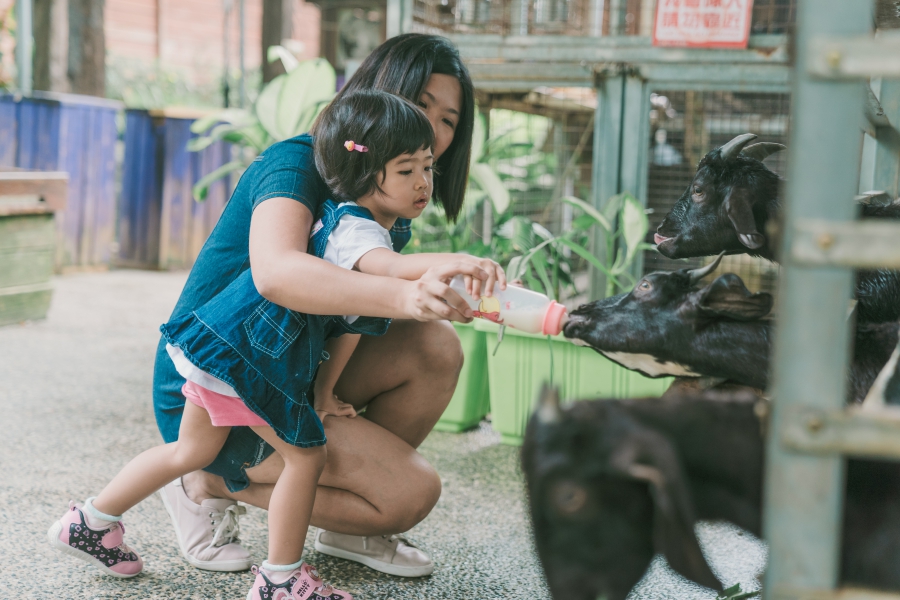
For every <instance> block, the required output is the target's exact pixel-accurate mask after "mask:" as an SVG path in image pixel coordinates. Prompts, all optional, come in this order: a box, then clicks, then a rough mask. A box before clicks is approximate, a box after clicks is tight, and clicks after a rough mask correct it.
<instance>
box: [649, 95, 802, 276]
mask: <svg viewBox="0 0 900 600" xmlns="http://www.w3.org/2000/svg"><path fill="white" fill-rule="evenodd" d="M789 110H790V99H789V96H788V95H787V94H769V93H736V92H725V91H716V92H690V91H687V92H685V91H681V92H676V91H672V92H666V91H659V92H658V93H656V94H653V95H652V96H651V112H650V122H651V137H650V142H649V143H650V154H649V155H650V161H649V162H650V164H649V170H648V178H649V179H648V186H647V189H648V194H647V196H648V197H647V206H648V208H649V209H650V210H651V211H652V212H651V214H650V215H649V217H650V229H651V231H650V234H649V235H648V239H647V241H648V242H651V243H652V241H653V240H652V237H653V232H654V231H655V230H656V228H657V227H658V226H659V224H660V223H661V222H662V220H663V218H664V217H665V216H666V214H668V212H669V211H670V210H671V209H672V207H673V206H674V205H675V202H676V201H677V200H678V198H679V197H681V195H682V194H683V193H684V192H685V190H686V189H687V187H688V185H689V184H690V182H691V180H692V179H693V176H694V173H695V171H696V165H697V164H698V163H699V162H700V159H701V158H703V156H704V155H705V154H706V153H707V152H708V151H709V150H712V149H713V148H717V147H719V146H721V145H723V144H725V143H726V142H728V141H729V140H730V139H732V138H734V137H735V136H737V135H740V134H742V133H755V134H757V135H758V136H759V138H758V139H757V140H755V141H760V142H777V143H780V144H786V143H787V133H788V115H789ZM786 158H787V157H786V154H785V153H784V152H780V153H777V154H773V155H772V156H770V157H768V158H767V159H766V161H765V163H766V165H767V166H768V167H769V168H770V169H772V170H773V171H775V172H776V173H779V174H780V175H782V176H784V174H785V166H786V165H785V160H786ZM706 262H709V259H699V258H698V259H683V260H671V259H668V258H666V257H665V256H663V255H661V254H659V253H658V252H656V251H655V250H653V251H646V252H645V253H644V272H645V273H649V272H652V271H672V270H675V269H681V268H685V267H695V266H699V265H701V264H705V263H706ZM717 272H718V273H723V272H732V273H737V274H738V275H739V276H740V277H741V278H742V279H743V280H744V283H745V284H746V285H747V287H748V288H749V289H750V290H751V291H767V292H772V291H774V289H775V282H776V279H777V267H776V266H775V265H774V264H772V263H770V262H768V261H766V260H763V259H760V258H753V257H750V256H747V255H736V256H727V257H725V259H724V260H723V261H722V266H720V267H719V269H718V271H717Z"/></svg>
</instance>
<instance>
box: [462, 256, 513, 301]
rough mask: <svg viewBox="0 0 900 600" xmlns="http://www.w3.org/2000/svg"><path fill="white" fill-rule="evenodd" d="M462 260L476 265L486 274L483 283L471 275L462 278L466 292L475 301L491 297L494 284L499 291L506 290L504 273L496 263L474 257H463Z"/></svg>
mask: <svg viewBox="0 0 900 600" xmlns="http://www.w3.org/2000/svg"><path fill="white" fill-rule="evenodd" d="M463 258H465V259H468V260H469V261H471V262H473V263H474V264H476V265H478V266H479V267H481V269H482V270H484V271H485V272H486V273H487V274H488V277H487V279H485V280H484V281H483V282H482V280H481V279H478V278H477V277H473V276H471V275H465V276H464V277H463V279H464V280H465V282H466V291H467V292H468V293H469V295H470V296H472V297H473V298H475V299H476V300H478V299H480V298H481V297H482V296H492V295H493V294H494V285H495V284H499V285H500V289H501V290H505V289H506V273H505V272H504V271H503V267H501V266H500V265H499V264H498V263H497V262H495V261H493V260H491V259H490V258H478V257H476V256H464V257H463Z"/></svg>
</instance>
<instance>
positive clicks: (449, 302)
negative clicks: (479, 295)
mask: <svg viewBox="0 0 900 600" xmlns="http://www.w3.org/2000/svg"><path fill="white" fill-rule="evenodd" d="M482 265H485V266H486V267H487V268H484V267H482ZM497 270H499V276H500V277H502V280H501V281H502V282H503V283H502V285H503V286H504V287H506V275H505V274H504V273H503V269H501V268H500V266H499V265H498V264H497V263H495V262H494V261H492V260H489V259H479V258H475V257H472V256H465V255H460V256H459V259H458V260H455V261H452V262H448V263H444V264H442V265H438V266H435V267H431V268H430V269H428V270H427V271H426V272H425V274H424V275H422V276H421V277H420V278H419V279H417V280H415V281H410V282H408V283H404V285H405V286H406V288H407V289H406V290H405V291H404V292H403V298H402V302H403V312H404V313H405V314H406V315H408V316H409V318H410V319H415V320H417V321H439V320H446V321H460V322H462V323H468V322H469V321H471V320H472V309H471V308H470V307H469V303H468V302H466V300H464V299H463V298H462V296H460V295H459V294H457V293H456V292H455V291H453V290H452V289H451V288H450V285H449V283H450V280H451V279H453V278H454V277H455V276H457V275H462V276H463V277H464V278H468V279H471V280H472V281H473V282H475V281H477V282H478V285H479V287H478V289H479V290H481V289H483V288H484V285H483V283H485V282H488V281H490V283H491V285H492V286H493V284H494V283H495V282H496V281H497V280H498V273H497ZM473 287H474V286H473Z"/></svg>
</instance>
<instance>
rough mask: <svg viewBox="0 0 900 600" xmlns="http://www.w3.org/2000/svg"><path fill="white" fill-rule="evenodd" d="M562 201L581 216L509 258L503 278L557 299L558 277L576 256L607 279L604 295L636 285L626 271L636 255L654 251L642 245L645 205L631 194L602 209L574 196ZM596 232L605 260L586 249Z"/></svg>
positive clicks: (610, 202)
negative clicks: (540, 290) (568, 259)
mask: <svg viewBox="0 0 900 600" xmlns="http://www.w3.org/2000/svg"><path fill="white" fill-rule="evenodd" d="M562 201H563V202H565V203H567V204H569V205H571V206H573V207H574V208H575V209H577V210H579V211H580V212H581V214H580V215H578V216H577V217H576V218H575V219H574V221H573V222H572V227H571V228H570V229H569V231H566V232H564V233H562V234H560V235H557V236H549V237H546V238H545V239H543V240H542V241H539V242H538V243H536V244H533V245H532V246H531V247H530V248H529V249H528V250H527V251H526V252H524V253H523V254H521V255H519V256H516V257H515V258H513V259H512V260H510V262H509V264H508V266H507V269H506V271H507V276H508V277H509V278H510V279H522V280H523V281H524V282H525V283H526V284H528V285H529V287H532V288H543V289H544V291H545V292H546V293H547V295H548V296H550V297H552V298H558V296H559V285H560V281H561V278H562V277H563V276H568V275H570V273H569V271H570V270H571V264H570V263H569V262H568V261H566V260H565V257H566V256H567V255H571V254H574V255H576V256H578V257H580V258H582V259H584V261H585V262H586V263H587V264H588V265H590V266H591V267H593V268H595V269H597V270H598V271H600V272H601V273H603V274H604V275H605V276H606V290H605V295H606V296H611V295H613V294H615V293H617V292H619V291H624V290H627V289H629V288H631V287H632V286H633V285H634V284H635V283H636V282H635V279H634V277H633V276H632V275H631V273H630V269H631V267H632V265H633V264H634V260H635V258H636V257H637V255H638V252H640V251H641V250H645V249H648V248H651V247H652V246H651V245H650V244H647V243H645V242H644V238H645V237H646V235H647V231H648V229H649V227H650V224H649V221H648V219H647V214H646V212H645V210H644V207H643V205H641V203H640V202H639V201H638V200H637V198H635V197H634V196H632V195H631V194H629V193H623V194H619V195H617V196H613V197H612V198H611V199H610V200H609V201H608V202H607V203H606V206H605V208H604V210H603V211H599V210H597V209H596V208H595V207H593V206H591V205H590V204H588V203H587V202H585V201H584V200H581V199H579V198H575V197H572V196H566V197H564V198H562ZM597 229H599V230H600V232H602V243H604V244H605V252H604V253H603V254H602V255H603V256H605V257H606V259H605V260H601V259H599V258H597V256H595V255H594V254H593V253H591V251H590V250H589V249H588V246H589V240H590V237H592V234H593V233H594V232H595V231H596V230H597ZM535 241H537V240H535Z"/></svg>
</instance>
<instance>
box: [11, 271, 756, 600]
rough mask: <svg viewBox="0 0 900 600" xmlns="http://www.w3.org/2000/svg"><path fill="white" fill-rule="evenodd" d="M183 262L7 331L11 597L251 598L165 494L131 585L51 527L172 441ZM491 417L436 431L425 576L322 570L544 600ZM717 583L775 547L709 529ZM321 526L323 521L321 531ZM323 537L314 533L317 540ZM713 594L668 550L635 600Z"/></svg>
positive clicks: (441, 594) (141, 527)
mask: <svg viewBox="0 0 900 600" xmlns="http://www.w3.org/2000/svg"><path fill="white" fill-rule="evenodd" d="M184 279H185V274H184V273H156V272H145V271H113V272H109V273H87V274H75V275H68V276H65V277H61V278H58V279H57V280H56V291H55V295H54V299H53V304H52V307H51V312H50V315H49V317H48V319H47V320H46V321H42V322H38V323H26V324H23V325H17V326H10V327H5V328H0V411H2V414H3V415H4V419H3V422H4V427H3V430H4V431H3V434H2V437H0V506H2V510H0V557H2V560H0V597H4V598H12V597H16V598H51V597H52V598H159V599H173V598H179V599H180V598H197V599H207V598H217V599H218V598H228V599H232V598H243V597H244V595H245V594H246V591H247V589H248V588H249V585H250V583H251V582H252V576H251V575H250V574H249V573H236V574H224V573H210V572H206V571H199V570H196V569H194V568H192V567H190V566H189V565H187V563H185V562H184V561H183V559H182V558H181V556H180V554H179V551H178V547H177V545H176V543H175V537H174V533H173V531H172V526H171V524H170V523H169V521H168V517H167V515H166V513H165V510H164V509H163V506H162V503H161V502H160V500H159V498H158V497H156V496H153V497H151V498H149V499H147V500H145V501H144V502H142V503H141V504H140V505H139V506H137V507H136V508H134V509H133V510H132V511H130V512H129V514H128V515H127V517H126V521H127V523H128V540H129V542H130V543H131V544H132V545H133V546H134V547H135V548H136V549H138V550H139V551H140V552H141V553H142V555H143V557H144V560H145V570H144V574H143V575H141V576H140V577H137V578H135V579H133V580H129V581H119V580H115V579H113V578H111V577H107V576H104V575H101V574H100V573H99V571H98V570H95V569H93V568H91V567H89V566H87V565H85V564H84V563H81V562H79V561H76V560H74V559H71V558H68V557H64V556H61V555H57V554H56V553H55V552H54V551H53V550H52V549H51V548H50V546H49V544H48V543H47V542H46V530H47V528H48V527H49V526H50V524H51V523H52V522H53V521H54V520H56V519H57V518H59V516H60V515H61V514H62V513H63V511H64V510H65V509H66V507H67V503H68V501H69V500H70V499H75V500H78V501H81V500H83V499H84V498H85V497H87V496H89V495H91V494H95V493H96V492H97V491H99V490H100V489H101V488H102V486H103V485H104V484H105V483H106V481H107V480H108V479H109V478H110V477H111V476H112V475H114V474H115V472H116V470H117V469H119V468H120V467H121V466H122V465H123V464H124V463H125V462H127V461H128V460H129V459H130V458H131V457H133V456H134V455H136V454H138V453H139V452H140V451H142V450H144V449H146V448H148V447H149V446H151V445H154V444H158V443H160V438H159V435H158V433H157V430H156V426H155V423H154V419H153V414H152V408H151V399H150V381H151V375H152V365H153V355H154V351H155V348H156V342H157V340H158V329H157V328H158V326H159V324H160V323H162V322H163V321H165V320H166V318H167V317H168V314H169V311H170V310H171V308H172V306H173V305H174V303H175V299H176V297H177V295H178V293H179V291H180V289H181V286H182V285H183V283H184ZM498 440H499V438H498V436H497V435H495V434H494V433H493V432H492V431H491V430H490V428H489V427H488V425H487V424H484V423H483V424H482V426H481V427H480V428H479V429H476V430H474V431H472V432H468V433H465V434H447V433H438V432H435V433H433V434H432V435H431V436H429V438H428V439H427V440H426V442H425V443H424V444H423V446H422V448H421V452H422V454H423V455H424V456H425V457H426V458H427V459H428V460H429V461H430V462H431V463H432V464H433V465H434V466H435V467H436V468H437V470H438V472H440V473H441V476H442V478H443V481H444V491H443V496H442V497H441V500H440V501H439V503H438V505H437V507H436V508H435V510H434V511H433V512H432V514H431V515H430V516H429V517H428V518H427V519H426V520H425V521H424V522H422V523H421V524H420V525H418V526H417V527H415V528H414V529H413V530H412V531H411V532H410V533H409V536H410V538H411V539H413V540H415V541H416V542H418V543H419V544H420V546H421V547H422V548H423V549H425V550H426V551H428V552H429V553H430V554H431V556H432V557H433V558H434V561H435V563H436V570H435V573H434V575H433V576H431V577H429V578H425V579H400V578H396V577H390V576H387V575H382V574H379V573H376V572H374V571H371V570H369V569H366V568H365V567H361V566H358V565H355V563H349V562H346V561H342V560H338V559H332V558H330V557H325V556H321V555H318V554H317V553H316V552H315V551H313V550H311V543H308V544H307V549H308V555H307V556H306V559H307V560H308V561H309V562H311V563H312V564H315V565H317V566H318V567H319V570H320V572H321V573H322V574H323V576H325V577H326V579H328V580H330V581H332V582H333V583H335V584H336V585H337V586H338V587H342V588H344V589H347V590H348V591H350V592H352V593H353V594H354V595H355V597H357V598H360V599H366V600H375V599H381V600H388V599H393V600H405V599H413V598H428V599H457V598H460V599H461V598H470V597H478V598H485V599H488V598H522V599H532V598H542V599H543V598H547V597H548V594H547V591H546V588H545V586H544V584H543V581H542V577H541V572H540V566H539V565H538V563H537V561H536V559H535V557H534V553H533V550H532V546H531V541H530V538H529V536H530V533H529V526H528V523H527V516H526V507H525V504H524V496H523V487H522V476H521V473H520V472H519V469H518V452H517V450H516V449H514V448H510V447H507V446H501V445H500V444H499V441H498ZM241 525H242V535H241V537H242V538H243V540H244V543H245V545H246V547H247V548H248V549H249V551H250V552H251V554H252V555H253V556H254V558H255V559H256V560H258V561H260V562H261V561H262V559H263V558H264V552H265V545H266V533H265V527H266V513H265V512H264V511H262V510H258V509H254V508H252V507H251V508H249V509H248V513H247V515H246V516H245V517H244V518H243V519H242V521H241ZM698 529H699V533H700V536H701V541H702V542H703V545H704V550H705V551H706V553H707V555H708V556H709V558H710V560H711V562H712V563H713V565H714V569H715V570H716V572H717V574H718V575H719V576H720V578H721V579H722V580H723V581H724V582H725V583H726V584H727V585H731V584H733V583H737V582H741V583H742V584H743V586H744V589H745V590H747V589H755V587H756V582H755V576H756V575H757V573H758V572H759V571H760V569H761V568H762V567H763V565H764V563H765V555H766V552H765V547H764V546H763V545H762V543H760V542H759V541H758V540H756V539H754V538H752V536H750V535H749V534H744V533H743V532H740V531H738V530H737V529H736V528H734V527H731V526H727V525H721V524H703V525H701V526H700V527H699V528H698ZM312 531H314V530H311V532H312ZM310 540H311V538H309V539H308V542H309V541H310ZM676 598H677V599H678V600H692V599H695V598H696V599H698V600H699V599H704V600H711V599H712V598H714V594H713V593H712V592H710V590H706V589H704V588H700V587H698V586H695V585H692V584H690V583H689V582H687V581H685V580H683V579H682V578H680V577H678V576H677V575H675V574H674V573H672V572H671V571H670V570H669V569H668V567H666V565H665V562H664V561H662V560H657V561H656V562H655V563H654V565H653V567H652V568H651V570H650V572H649V573H648V575H647V577H645V579H644V580H643V581H642V583H641V584H640V586H639V587H638V588H637V589H636V590H635V592H634V593H633V594H632V596H631V599H630V600H644V599H646V600H651V599H653V600H656V599H676Z"/></svg>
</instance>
